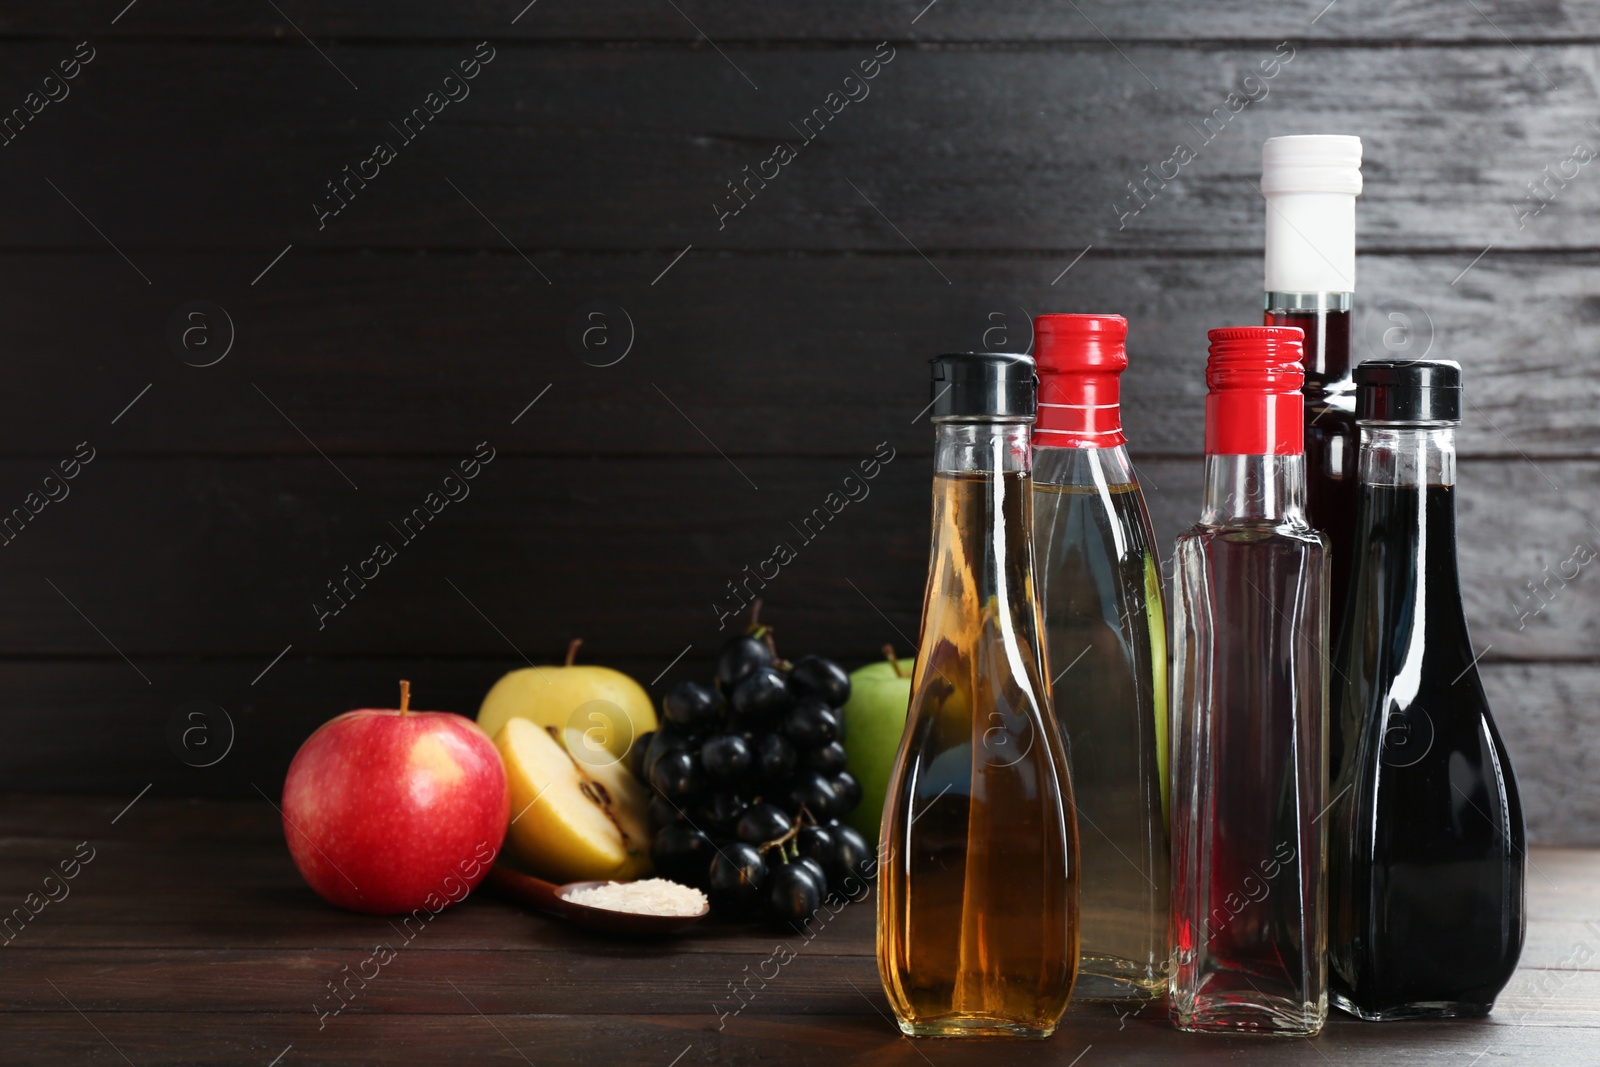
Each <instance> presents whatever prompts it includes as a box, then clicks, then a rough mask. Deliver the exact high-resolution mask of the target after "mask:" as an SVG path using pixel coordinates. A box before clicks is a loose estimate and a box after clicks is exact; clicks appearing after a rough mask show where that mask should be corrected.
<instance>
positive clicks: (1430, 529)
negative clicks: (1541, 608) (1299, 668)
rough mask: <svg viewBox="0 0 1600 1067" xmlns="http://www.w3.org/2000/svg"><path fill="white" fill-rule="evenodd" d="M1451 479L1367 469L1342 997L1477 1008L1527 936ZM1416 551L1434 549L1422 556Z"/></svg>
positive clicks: (1338, 682)
mask: <svg viewBox="0 0 1600 1067" xmlns="http://www.w3.org/2000/svg"><path fill="white" fill-rule="evenodd" d="M1453 493H1454V490H1453V489H1452V488H1450V487H1448V486H1427V487H1425V488H1424V487H1419V486H1409V487H1399V486H1366V487H1364V488H1363V489H1362V490H1361V494H1360V495H1361V501H1360V509H1359V510H1360V513H1361V514H1360V517H1359V522H1360V527H1359V528H1360V529H1363V530H1364V531H1365V535H1364V536H1363V537H1362V539H1361V541H1360V543H1359V544H1358V546H1357V549H1356V551H1357V552H1358V553H1359V558H1360V559H1361V560H1362V572H1361V577H1360V580H1359V583H1358V585H1357V587H1356V588H1355V589H1354V590H1353V591H1352V593H1353V595H1352V596H1351V600H1350V604H1349V611H1350V614H1351V618H1350V620H1349V623H1348V626H1347V630H1346V632H1345V634H1344V637H1343V640H1342V641H1341V642H1340V652H1339V656H1338V658H1337V659H1336V661H1335V663H1336V665H1337V670H1336V672H1335V673H1334V676H1333V692H1334V700H1333V712H1334V721H1333V724H1332V735H1333V736H1332V737H1331V739H1330V741H1331V745H1330V754H1331V758H1332V767H1333V769H1334V773H1335V782H1334V786H1333V788H1334V792H1335V794H1339V793H1340V791H1341V790H1345V791H1346V792H1345V793H1344V794H1343V795H1342V796H1340V797H1339V800H1338V802H1337V806H1336V809H1335V811H1336V816H1335V818H1336V822H1335V826H1334V828H1333V837H1332V840H1331V842H1330V848H1329V853H1330V857H1329V859H1330V866H1331V875H1332V884H1333V900H1334V902H1335V906H1334V909H1333V913H1332V915H1331V916H1330V920H1331V923H1330V936H1329V949H1330V957H1331V963H1332V971H1333V974H1332V976H1331V984H1332V989H1333V994H1334V1002H1335V1003H1336V1004H1338V1005H1339V1007H1341V1008H1343V1009H1345V1010H1346V1011H1349V1012H1352V1013H1354V1014H1357V1015H1360V1016H1362V1017H1363V1018H1368V1019H1404V1018H1418V1017H1428V1016H1447V1015H1481V1014H1484V1013H1486V1012H1487V1011H1488V1010H1489V1008H1490V1007H1491V1006H1492V1005H1493V1003H1494V998H1495V996H1496V995H1497V994H1498V993H1499V992H1500V990H1501V988H1502V987H1503V986H1504V985H1505V984H1506V982H1507V980H1508V979H1509V978H1510V977H1511V972H1512V971H1513V970H1514V969H1515V968H1516V965H1517V957H1518V956H1519V955H1520V954H1521V952H1522V942H1523V935H1524V931H1525V921H1526V920H1525V914H1524V903H1523V882H1524V856H1525V852H1524V849H1525V847H1526V840H1525V835H1524V829H1523V823H1522V804H1521V801H1520V800H1519V798H1518V795H1517V785H1516V780H1515V778H1514V777H1513V775H1512V773H1511V766H1510V762H1509V760H1508V758H1507V755H1506V749H1505V745H1504V744H1503V743H1502V742H1501V740H1500V734H1499V731H1498V730H1496V729H1495V725H1494V720H1493V718H1492V717H1491V716H1490V714H1489V706H1488V702H1487V701H1486V700H1485V698H1484V694H1483V688H1482V686H1481V685H1480V683H1479V680H1478V674H1477V670H1476V669H1475V668H1474V667H1473V666H1472V663H1473V651H1472V645H1471V642H1470V640H1469V638H1468V635H1467V627H1466V620H1465V617H1464V615H1463V613H1462V609H1461V602H1460V586H1459V581H1458V578H1457V574H1456V562H1455V536H1456V523H1455V500H1454V498H1453ZM1419 560H1420V561H1421V563H1420V567H1419Z"/></svg>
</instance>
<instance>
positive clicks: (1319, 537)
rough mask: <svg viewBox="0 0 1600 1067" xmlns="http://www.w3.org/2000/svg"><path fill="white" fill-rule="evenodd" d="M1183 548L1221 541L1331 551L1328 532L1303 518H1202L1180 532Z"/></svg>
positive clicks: (1309, 551) (1308, 551) (1310, 552)
mask: <svg viewBox="0 0 1600 1067" xmlns="http://www.w3.org/2000/svg"><path fill="white" fill-rule="evenodd" d="M1177 544H1178V548H1179V550H1180V551H1185V550H1187V551H1205V550H1207V549H1208V548H1211V547H1213V546H1218V545H1226V546H1228V547H1230V548H1231V547H1234V546H1241V547H1242V546H1247V545H1260V546H1263V548H1264V549H1265V548H1267V547H1279V548H1281V549H1282V550H1284V551H1295V550H1299V551H1303V552H1305V553H1306V554H1307V555H1317V556H1320V555H1325V554H1326V553H1327V551H1328V538H1327V536H1326V535H1324V534H1322V533H1320V532H1319V531H1317V530H1314V529H1312V528H1311V527H1310V526H1308V525H1306V523H1305V522H1304V521H1303V520H1291V521H1289V522H1275V523H1274V522H1263V523H1249V524H1241V525H1237V526H1213V525H1211V524H1209V523H1204V522H1199V523H1195V525H1193V526H1191V527H1189V529H1187V530H1185V531H1184V532H1183V533H1181V534H1179V535H1178V540H1177Z"/></svg>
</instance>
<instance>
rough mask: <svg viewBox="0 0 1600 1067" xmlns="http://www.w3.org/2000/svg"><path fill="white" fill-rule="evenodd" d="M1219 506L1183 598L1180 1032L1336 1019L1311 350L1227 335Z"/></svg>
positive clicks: (1190, 537)
mask: <svg viewBox="0 0 1600 1067" xmlns="http://www.w3.org/2000/svg"><path fill="white" fill-rule="evenodd" d="M1210 339H1211V357H1210V361H1209V363H1208V365H1207V369H1206V379H1207V382H1208V384H1209V386H1210V392H1209V395H1208V396H1207V397H1206V461H1205V462H1206V468H1205V502H1204V510H1203V511H1202V513H1201V517H1200V523H1199V525H1197V526H1195V527H1194V528H1193V529H1191V530H1189V532H1187V533H1185V534H1183V535H1182V536H1180V537H1179V538H1178V546H1177V559H1176V575H1175V578H1176V581H1175V592H1174V598H1173V633H1174V656H1173V666H1172V677H1173V702H1172V703H1173V724H1172V736H1173V745H1172V749H1173V756H1172V762H1173V772H1172V778H1173V781H1172V873H1173V884H1172V935H1171V936H1172V943H1173V970H1172V977H1171V980H1170V982H1169V984H1168V993H1169V1001H1170V1010H1171V1014H1172V1018H1173V1022H1174V1023H1175V1024H1176V1025H1177V1027H1178V1028H1179V1029H1181V1030H1193V1031H1216V1032H1241V1031H1242V1032H1264V1033H1277V1034H1298V1035H1309V1034H1314V1033H1316V1032H1317V1031H1318V1030H1319V1029H1321V1027H1322V1023H1323V1020H1324V1019H1325V1018H1326V1017H1327V1011H1328V998H1327V990H1326V984H1327V916H1326V907H1327V886H1326V881H1325V874H1324V868H1323V861H1324V856H1325V838H1326V835H1325V833H1324V826H1323V822H1322V819H1321V816H1322V808H1323V803H1324V799H1323V798H1324V793H1325V790H1326V779H1327V763H1326V750H1325V742H1326V737H1327V716H1326V708H1327V695H1328V688H1327V666H1326V664H1327V659H1326V651H1325V649H1324V646H1325V644H1326V637H1327V625H1328V623H1327V583H1328V569H1327V547H1326V542H1325V541H1324V540H1323V538H1322V536H1321V535H1320V534H1318V533H1317V532H1316V531H1315V530H1313V529H1312V528H1311V527H1310V526H1308V525H1307V524H1306V520H1305V513H1304V501H1305V457H1304V455H1303V454H1302V428H1301V405H1302V403H1303V398H1302V396H1301V393H1300V387H1301V382H1302V376H1301V373H1302V372H1301V369H1300V360H1301V350H1300V343H1301V334H1300V331H1299V330H1298V329H1296V328H1294V327H1283V326H1254V327H1236V328H1232V329H1222V330H1212V331H1211V333H1210Z"/></svg>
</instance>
